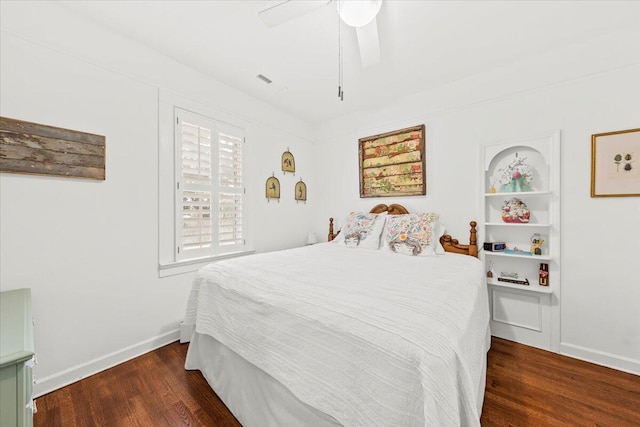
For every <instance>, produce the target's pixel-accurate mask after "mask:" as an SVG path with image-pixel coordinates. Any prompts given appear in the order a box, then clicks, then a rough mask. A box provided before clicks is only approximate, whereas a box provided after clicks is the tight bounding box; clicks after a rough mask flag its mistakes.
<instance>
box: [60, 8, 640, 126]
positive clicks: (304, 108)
mask: <svg viewBox="0 0 640 427" xmlns="http://www.w3.org/2000/svg"><path fill="white" fill-rule="evenodd" d="M275 3H278V2H277V1H264V0H262V1H260V0H256V1H246V0H242V1H238V0H236V1H220V0H218V1H126V2H125V1H71V2H64V5H65V6H66V7H67V8H70V9H73V10H74V11H75V12H77V13H78V14H80V15H82V16H85V17H87V18H90V19H92V20H94V21H96V22H98V23H100V24H103V25H105V26H107V27H109V28H111V29H112V30H115V31H117V32H119V33H121V34H123V35H125V36H127V37H130V38H131V39H134V40H136V41H138V42H139V43H142V44H144V45H146V46H148V47H150V48H152V49H154V50H156V51H158V52H161V53H163V54H165V55H167V56H169V57H172V58H174V59H176V60H178V61H180V62H182V63H184V64H186V65H189V66H191V67H192V68H195V69H197V70H199V71H201V72H203V73H205V74H208V75H211V76H213V77H214V78H216V79H218V80H220V81H222V82H224V83H226V84H228V85H230V86H233V87H235V88H237V89H240V90H242V91H244V92H246V93H248V94H250V95H253V96H254V97H256V98H258V99H261V100H263V101H265V102H267V103H269V104H271V105H274V106H276V107H278V108H280V109H281V110H284V111H287V112H289V113H290V114H292V115H294V116H296V117H299V118H300V119H302V120H305V121H307V122H309V123H311V124H317V123H319V122H322V121H325V120H328V119H330V118H333V117H336V116H339V115H342V114H345V113H348V112H353V111H356V110H360V109H366V108H376V107H379V106H382V105H384V104H385V103H388V102H391V101H394V100H397V99H398V98H401V97H403V96H406V95H408V94H410V93H415V92H416V91H423V90H428V89H430V88H433V87H435V86H438V85H441V84H443V83H446V82H450V81H453V80H457V79H461V78H465V77H468V76H470V75H473V74H476V73H480V72H486V71H490V70H491V69H494V68H497V67H500V66H504V65H507V64H509V63H513V62H516V61H519V60H522V59H523V58H525V57H528V56H531V55H535V54H537V53H541V52H544V51H547V50H549V49H554V48H557V47H561V46H565V45H567V44H570V43H574V42H576V41H581V40H584V39H587V38H589V37H596V36H599V35H602V34H603V33H606V32H609V31H614V30H616V29H619V28H622V27H628V26H631V25H638V23H639V19H638V17H639V16H640V2H612V1H602V2H597V1H567V2H559V1H555V2H554V1H526V2H525V1H418V0H414V1H400V0H385V1H384V2H383V4H382V8H381V10H380V14H379V15H378V19H377V22H378V30H379V36H380V47H381V63H380V64H378V65H375V66H371V67H368V68H363V67H362V66H361V65H360V59H359V53H358V47H357V39H356V35H355V30H354V29H353V28H348V27H343V44H344V92H345V94H344V97H345V99H344V101H343V102H341V101H340V100H339V99H338V18H337V13H336V8H335V5H334V3H332V4H329V5H328V6H325V7H321V8H319V9H318V10H316V11H314V12H311V13H309V14H307V15H304V16H301V17H298V18H296V19H294V20H292V21H289V22H286V23H284V24H282V25H280V26H277V27H275V28H267V27H266V26H265V25H264V24H263V23H262V21H261V20H260V19H259V18H258V15H257V14H258V12H259V11H260V10H262V9H264V8H266V7H268V6H271V5H273V4H275ZM257 74H264V75H265V76H267V77H269V78H270V79H272V80H273V81H274V83H276V84H278V85H282V86H286V88H287V89H285V90H278V89H275V88H274V87H273V86H274V85H271V86H269V85H266V84H265V83H263V82H261V81H260V80H258V79H257V78H256V75H257Z"/></svg>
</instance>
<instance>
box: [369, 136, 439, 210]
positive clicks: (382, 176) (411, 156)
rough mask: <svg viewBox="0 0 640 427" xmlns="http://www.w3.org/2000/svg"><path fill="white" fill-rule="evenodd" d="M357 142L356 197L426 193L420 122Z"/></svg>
mask: <svg viewBox="0 0 640 427" xmlns="http://www.w3.org/2000/svg"><path fill="white" fill-rule="evenodd" d="M358 143H359V151H360V197H392V196H421V195H425V194H427V186H426V178H425V176H426V175H425V127H424V125H419V126H413V127H410V128H406V129H400V130H396V131H393V132H387V133H383V134H380V135H373V136H369V137H366V138H360V139H359V140H358Z"/></svg>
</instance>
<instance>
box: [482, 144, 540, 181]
mask: <svg viewBox="0 0 640 427" xmlns="http://www.w3.org/2000/svg"><path fill="white" fill-rule="evenodd" d="M534 142H535V141H532V142H526V143H525V142H523V143H521V144H518V145H513V144H504V145H497V146H492V147H488V148H487V150H486V151H485V157H484V176H485V182H484V192H485V193H510V192H518V191H548V190H549V188H550V183H549V178H550V177H549V163H550V161H551V160H550V153H549V152H548V149H546V147H541V146H539V144H535V143H534ZM547 145H548V144H547ZM514 165H515V166H514ZM516 171H517V172H518V174H519V175H521V178H519V179H518V180H517V181H518V183H517V184H518V185H517V187H516V188H513V186H509V183H511V182H512V179H513V178H514V176H513V174H514V172H516ZM525 171H526V172H525ZM520 172H522V174H520ZM525 175H529V176H528V177H527V176H525ZM508 188H510V189H508Z"/></svg>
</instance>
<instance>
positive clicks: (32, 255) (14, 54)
mask: <svg viewBox="0 0 640 427" xmlns="http://www.w3.org/2000/svg"><path fill="white" fill-rule="evenodd" d="M1 8H2V9H1V15H2V16H1V19H2V27H1V28H2V32H1V37H0V43H1V45H0V55H1V56H0V89H1V97H0V114H1V115H2V116H5V117H11V118H16V119H21V120H27V121H33V122H37V123H43V124H48V125H52V126H58V127H63V128H69V129H75V130H81V131H86V132H91V133H96V134H100V135H105V136H106V141H107V142H106V144H107V145H106V146H107V149H106V180H105V181H91V180H84V179H64V178H56V177H49V176H29V175H14V174H0V233H1V240H0V267H1V268H0V289H1V290H8V289H14V288H21V287H30V288H31V289H32V295H33V311H34V317H35V319H36V322H37V324H36V328H35V337H36V350H37V353H38V360H39V364H38V365H37V366H36V368H35V370H34V373H35V374H36V376H37V379H38V383H37V384H36V386H35V393H36V395H39V394H42V393H44V392H47V391H49V390H52V389H55V388H58V387H60V386H62V385H64V384H66V383H69V382H72V381H75V380H77V379H79V378H80V377H83V376H86V375H89V374H91V373H93V372H96V371H98V370H101V369H104V368H106V367H108V366H111V365H113V364H117V363H120V362H122V361H124V360H126V359H128V358H130V357H134V356H135V355H137V354H140V353H141V352H144V351H147V350H149V349H151V348H154V347H157V346H159V345H162V344H165V343H168V342H171V341H173V340H175V339H176V338H177V336H178V334H177V328H178V324H179V322H180V321H181V319H182V318H183V315H184V309H185V307H186V300H187V297H188V293H189V289H190V284H191V279H192V277H193V273H189V274H181V275H176V276H171V277H167V278H163V279H160V278H159V276H158V253H159V248H158V225H159V224H158V194H159V191H160V190H161V189H160V188H159V186H158V174H159V169H158V134H159V123H158V110H159V101H158V99H159V92H161V91H165V90H169V91H172V92H173V93H176V94H178V95H179V96H180V97H183V98H185V99H189V100H192V101H194V102H198V103H200V104H202V105H205V106H207V108H208V110H210V111H214V112H219V114H220V115H221V116H225V117H232V118H234V119H235V120H237V121H241V122H243V123H245V124H246V136H247V147H248V148H247V158H246V161H247V171H248V173H247V175H246V184H247V198H248V203H249V204H250V206H251V210H250V211H249V213H250V215H249V218H248V221H249V223H250V224H251V226H252V230H253V233H252V241H253V245H254V247H255V249H257V250H258V251H267V250H275V249H283V248H289V247H293V246H298V245H302V244H304V242H305V240H306V236H307V233H308V231H309V229H308V227H309V223H310V219H311V209H313V205H314V199H313V195H314V193H315V188H314V184H315V182H314V177H313V165H312V162H311V160H312V159H311V143H310V141H309V140H308V139H305V136H308V134H309V129H308V128H307V126H306V125H305V124H304V123H302V122H301V121H299V120H297V119H294V118H292V117H290V116H287V115H285V114H283V113H281V112H279V111H277V110H275V109H273V108H271V107H270V106H268V105H266V104H264V103H261V102H259V101H257V100H255V99H253V98H250V97H248V96H246V95H244V94H242V93H240V92H238V91H236V90H234V89H232V88H229V87H226V86H224V85H222V84H221V83H219V82H217V81H214V80H212V79H210V78H208V77H206V76H204V75H201V74H198V73H197V72H195V71H193V70H191V69H189V68H186V67H184V66H182V65H180V64H178V63H176V62H173V61H171V60H169V59H168V58H166V57H163V56H161V55H158V54H156V53H154V52H152V51H150V50H147V49H145V48H143V47H141V46H139V45H137V44H136V43H134V42H132V41H131V40H127V39H124V38H121V37H120V36H117V35H115V34H113V33H110V32H109V31H106V30H103V29H100V28H97V27H96V26H93V25H91V24H90V23H87V22H85V21H83V20H81V19H78V17H75V16H74V15H73V14H72V13H70V12H68V11H67V10H65V9H63V8H60V7H59V6H56V5H54V4H50V3H41V2H33V3H26V4H25V3H18V2H15V3H14V2H12V3H7V2H2V3H1ZM287 147H290V148H291V151H292V152H293V153H294V155H295V156H296V161H297V168H298V171H299V173H297V174H296V177H292V176H287V177H281V178H280V180H281V183H282V191H283V196H282V197H283V200H282V201H281V203H279V204H278V203H274V202H271V203H267V202H266V200H265V199H264V182H265V180H266V178H267V177H268V176H270V175H271V173H272V171H278V169H279V166H280V155H281V154H282V152H283V151H284V150H286V148H287ZM300 175H301V176H302V177H303V178H304V179H305V181H306V182H307V185H308V186H309V189H310V191H309V194H310V197H311V199H310V201H309V202H308V204H306V205H305V204H296V203H295V201H294V200H293V185H294V184H293V183H294V181H295V180H297V179H298V177H299V176H300Z"/></svg>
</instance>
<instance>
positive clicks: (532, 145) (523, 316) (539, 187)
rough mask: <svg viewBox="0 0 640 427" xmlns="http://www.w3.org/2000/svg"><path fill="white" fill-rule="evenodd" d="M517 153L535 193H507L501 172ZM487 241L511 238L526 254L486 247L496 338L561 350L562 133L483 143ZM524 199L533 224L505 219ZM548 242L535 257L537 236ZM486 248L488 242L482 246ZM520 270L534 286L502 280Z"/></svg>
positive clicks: (509, 242)
mask: <svg viewBox="0 0 640 427" xmlns="http://www.w3.org/2000/svg"><path fill="white" fill-rule="evenodd" d="M516 153H517V155H518V156H519V158H522V159H526V160H525V163H526V164H527V165H528V166H529V169H530V170H531V173H532V180H531V183H530V188H528V189H527V190H529V191H516V192H511V191H509V192H507V191H506V189H504V188H502V187H501V186H500V185H499V183H498V177H499V176H500V175H501V173H500V172H501V171H502V170H504V169H505V168H506V167H507V165H508V164H509V163H510V162H511V161H513V159H514V158H515V156H516ZM481 159H482V181H481V182H482V183H483V184H482V201H481V206H482V212H483V221H482V223H481V227H482V228H481V236H482V237H481V238H482V241H483V242H505V243H506V244H507V247H508V248H510V249H519V250H521V251H523V252H522V253H520V254H519V253H515V254H513V253H505V252H490V251H485V250H482V251H481V258H482V259H483V260H484V262H485V269H486V270H487V271H488V270H489V268H490V266H491V270H492V273H493V277H492V278H490V277H487V288H488V291H489V301H490V307H491V333H492V335H494V336H497V337H501V338H505V339H509V340H513V341H517V342H521V343H524V344H528V345H531V346H534V347H538V348H543V349H547V350H552V351H556V352H557V351H558V350H559V345H560V285H561V282H560V265H561V263H560V202H561V200H560V131H556V132H554V133H552V134H550V135H546V136H544V137H539V138H531V139H526V140H519V141H510V142H506V143H501V144H487V145H484V146H483V147H482V153H481ZM512 198H518V199H520V200H521V201H523V202H524V203H525V204H526V205H527V207H528V209H529V210H530V219H529V222H528V223H507V222H504V221H503V220H502V206H503V205H504V204H505V203H506V201H508V200H510V199H512ZM536 233H537V234H539V235H540V236H541V238H542V239H543V240H544V244H543V245H542V254H541V255H529V254H528V253H529V249H530V246H531V237H532V235H534V234H536ZM481 247H482V245H481ZM541 263H545V264H547V265H548V269H549V276H548V286H541V285H539V280H538V279H539V270H540V264H541ZM502 272H506V273H517V274H518V276H519V278H520V279H524V278H526V279H527V280H528V281H529V285H521V284H514V283H508V282H503V281H498V280H497V278H498V277H499V276H500V273H502Z"/></svg>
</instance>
